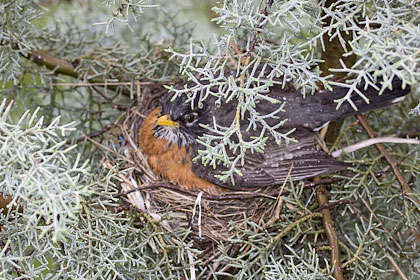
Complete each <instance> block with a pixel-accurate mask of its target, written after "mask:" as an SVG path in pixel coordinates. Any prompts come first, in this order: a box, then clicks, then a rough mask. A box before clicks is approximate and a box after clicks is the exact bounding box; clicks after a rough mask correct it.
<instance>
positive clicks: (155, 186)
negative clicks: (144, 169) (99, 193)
mask: <svg viewBox="0 0 420 280" xmlns="http://www.w3.org/2000/svg"><path fill="white" fill-rule="evenodd" d="M158 188H165V189H169V190H174V191H178V192H182V193H185V194H189V195H191V196H197V192H194V191H189V190H186V189H184V188H182V187H179V186H177V185H173V184H169V183H164V182H159V183H146V184H143V185H141V186H140V187H138V188H134V189H131V190H129V191H127V192H122V193H119V194H116V195H115V196H114V197H120V196H125V195H127V194H129V193H132V192H137V191H143V190H147V189H158ZM202 197H203V198H205V199H207V200H231V199H239V200H243V199H253V198H258V197H262V198H269V199H276V197H274V196H272V195H269V194H265V193H246V192H243V193H238V192H235V193H230V194H223V195H209V194H204V193H203V196H202Z"/></svg>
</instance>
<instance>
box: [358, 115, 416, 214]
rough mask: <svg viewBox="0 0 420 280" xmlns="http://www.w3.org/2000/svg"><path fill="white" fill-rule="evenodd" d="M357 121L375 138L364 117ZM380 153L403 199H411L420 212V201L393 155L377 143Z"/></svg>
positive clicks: (359, 117)
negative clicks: (392, 174)
mask: <svg viewBox="0 0 420 280" xmlns="http://www.w3.org/2000/svg"><path fill="white" fill-rule="evenodd" d="M357 119H358V120H359V121H360V124H361V126H362V127H363V128H364V129H365V130H366V132H367V134H368V135H369V137H370V138H375V137H376V134H375V132H374V131H373V129H372V128H371V127H370V125H369V123H368V122H367V121H366V118H365V117H364V116H363V115H358V116H357ZM375 146H376V148H377V149H378V151H379V152H380V153H381V154H382V155H383V156H384V158H385V159H386V161H387V162H388V164H389V165H390V166H391V169H392V172H393V173H394V175H395V177H396V178H397V180H398V182H399V183H400V186H401V189H402V191H403V193H402V194H403V197H404V198H405V197H406V196H407V197H408V198H410V200H411V201H412V202H413V203H414V205H415V206H416V207H417V209H418V210H420V201H419V199H418V198H417V197H416V196H415V195H414V193H413V191H412V190H411V188H410V187H409V186H408V184H407V182H406V181H405V179H404V177H403V175H402V174H401V172H400V170H399V169H398V166H397V164H396V163H395V161H394V160H393V159H392V158H391V155H390V154H389V153H388V151H387V150H386V149H385V147H384V146H383V145H382V144H380V143H377V144H375Z"/></svg>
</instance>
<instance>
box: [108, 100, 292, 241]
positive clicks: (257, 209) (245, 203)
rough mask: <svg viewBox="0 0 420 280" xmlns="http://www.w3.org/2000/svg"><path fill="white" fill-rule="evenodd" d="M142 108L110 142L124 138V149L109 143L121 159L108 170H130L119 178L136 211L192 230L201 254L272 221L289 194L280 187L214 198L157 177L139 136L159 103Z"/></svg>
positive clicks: (131, 112)
mask: <svg viewBox="0 0 420 280" xmlns="http://www.w3.org/2000/svg"><path fill="white" fill-rule="evenodd" d="M140 103H141V104H143V105H138V106H133V107H131V108H130V109H128V110H127V111H126V112H125V114H124V115H122V116H121V118H120V121H119V123H120V125H118V126H116V128H115V129H113V131H111V133H109V135H113V136H112V137H114V139H108V140H107V141H110V142H109V143H110V144H111V143H118V142H119V141H120V140H117V138H120V136H122V137H123V139H124V142H125V145H124V146H123V147H118V146H116V145H112V144H111V145H107V143H103V144H104V147H106V149H111V150H113V154H114V155H117V156H116V157H115V156H114V157H112V158H114V159H115V161H114V162H113V161H112V160H110V159H109V158H108V160H107V161H106V163H105V164H106V165H107V167H108V168H112V167H113V166H116V165H117V162H121V161H124V162H126V163H127V167H130V168H129V169H128V170H129V172H128V173H125V175H123V174H119V177H120V178H121V179H122V180H123V183H122V190H121V192H122V195H121V196H122V197H126V198H127V199H128V201H129V202H130V204H131V205H133V206H134V207H136V208H137V209H138V210H139V211H141V212H144V213H147V214H148V215H149V216H150V217H151V218H152V219H154V220H155V221H161V220H162V221H163V223H164V225H165V226H169V227H170V229H173V230H175V229H179V228H185V229H191V234H190V237H191V238H192V239H194V240H195V241H196V242H195V244H197V245H199V246H198V247H201V248H204V247H207V246H208V245H209V242H210V243H214V242H223V241H227V240H228V239H229V237H231V236H234V235H235V234H236V232H235V231H236V230H238V229H240V228H241V227H242V226H243V225H244V219H245V218H246V219H247V220H248V221H252V222H255V223H256V224H259V225H261V224H262V223H263V222H265V223H267V222H268V221H269V220H270V218H272V216H273V212H274V210H273V206H274V205H276V203H275V202H276V201H278V200H277V197H278V195H279V194H280V193H284V192H286V191H283V190H282V191H280V188H279V187H278V186H277V187H271V188H265V189H259V190H250V191H243V192H226V193H225V194H224V195H209V194H206V193H201V194H200V193H199V192H197V191H189V190H185V189H183V188H182V187H180V186H177V185H173V184H171V183H169V182H167V181H165V180H164V179H163V178H160V177H159V176H157V175H156V174H155V173H154V172H153V171H152V170H151V169H150V167H149V165H148V163H147V159H146V157H145V156H144V155H143V153H142V152H141V149H140V147H139V146H138V131H139V128H140V127H141V124H142V121H143V119H144V118H145V116H146V115H147V114H148V112H150V111H151V110H152V109H153V108H154V107H155V106H156V105H158V104H159V102H158V101H157V100H152V99H150V100H141V101H140ZM121 119H124V120H123V121H121ZM108 152H109V150H108ZM162 218H164V219H162ZM233 225H234V226H233ZM201 245H203V246H201Z"/></svg>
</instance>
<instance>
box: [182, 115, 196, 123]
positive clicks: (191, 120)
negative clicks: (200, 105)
mask: <svg viewBox="0 0 420 280" xmlns="http://www.w3.org/2000/svg"><path fill="white" fill-rule="evenodd" d="M197 115H198V114H197V113H191V114H188V115H185V117H184V120H185V122H186V123H187V124H192V123H194V122H195V120H196V118H197Z"/></svg>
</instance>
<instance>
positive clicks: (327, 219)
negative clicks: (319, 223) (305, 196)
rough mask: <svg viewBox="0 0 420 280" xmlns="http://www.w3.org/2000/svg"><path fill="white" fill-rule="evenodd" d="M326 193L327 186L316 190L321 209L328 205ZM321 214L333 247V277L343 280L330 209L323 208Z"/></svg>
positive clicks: (338, 248) (338, 247)
mask: <svg viewBox="0 0 420 280" xmlns="http://www.w3.org/2000/svg"><path fill="white" fill-rule="evenodd" d="M326 193H327V190H326V188H325V186H323V185H321V186H319V187H317V188H316V198H317V200H318V204H319V207H320V208H321V207H326V205H327V204H328V198H327V194H326ZM320 212H321V214H322V217H323V223H324V228H325V233H326V235H327V237H328V241H329V243H330V247H331V263H332V264H333V265H334V271H333V275H334V277H335V279H337V280H343V279H344V276H343V271H342V268H341V262H340V246H339V245H338V237H337V233H336V232H335V229H334V222H333V220H332V217H331V213H330V210H329V209H328V208H323V209H322V210H320Z"/></svg>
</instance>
